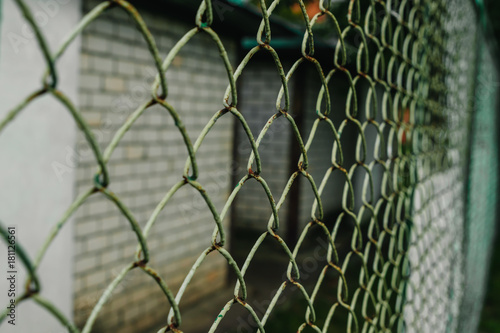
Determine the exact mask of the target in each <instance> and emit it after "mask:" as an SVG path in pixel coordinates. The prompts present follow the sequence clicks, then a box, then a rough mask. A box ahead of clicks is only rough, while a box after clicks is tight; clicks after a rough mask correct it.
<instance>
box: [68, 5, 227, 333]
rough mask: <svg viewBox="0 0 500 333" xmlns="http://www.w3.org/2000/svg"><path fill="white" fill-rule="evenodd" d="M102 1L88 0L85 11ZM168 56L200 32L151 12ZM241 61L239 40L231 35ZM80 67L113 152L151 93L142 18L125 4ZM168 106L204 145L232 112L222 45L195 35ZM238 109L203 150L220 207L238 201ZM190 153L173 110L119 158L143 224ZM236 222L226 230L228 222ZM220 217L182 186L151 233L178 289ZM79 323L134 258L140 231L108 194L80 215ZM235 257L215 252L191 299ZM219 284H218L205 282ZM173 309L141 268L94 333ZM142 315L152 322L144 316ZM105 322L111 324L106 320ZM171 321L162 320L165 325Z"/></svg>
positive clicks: (88, 41) (172, 79) (87, 47)
mask: <svg viewBox="0 0 500 333" xmlns="http://www.w3.org/2000/svg"><path fill="white" fill-rule="evenodd" d="M94 4H95V3H94V2H92V3H90V4H89V2H86V5H85V11H88V10H89V9H90V8H92V5H94ZM140 12H141V14H142V15H143V17H144V19H145V21H146V23H147V24H148V26H149V27H150V30H151V32H152V33H153V35H154V37H155V39H156V42H157V43H158V47H159V49H160V53H161V54H162V56H165V55H166V54H167V52H168V51H169V50H170V48H171V47H172V46H173V45H174V43H175V42H176V41H177V40H179V39H180V38H181V36H182V35H183V34H184V33H185V32H187V31H188V30H189V29H191V28H192V25H190V22H187V23H184V22H180V21H176V20H175V19H173V18H171V17H168V16H162V15H157V14H153V13H150V12H148V11H142V10H141V11H140ZM223 42H224V45H225V47H226V50H227V51H228V54H229V56H230V57H231V59H232V61H233V62H234V60H235V54H236V43H235V42H234V41H233V40H230V39H225V38H223ZM81 54H82V58H81V64H80V71H81V75H82V76H81V83H80V107H81V110H82V112H83V115H84V116H85V118H86V119H87V121H88V122H89V124H90V125H91V127H92V128H93V130H94V131H95V134H96V136H97V137H98V138H99V144H100V146H101V148H102V149H104V148H105V147H106V146H107V144H108V143H109V141H110V140H111V138H112V136H113V135H114V133H115V131H116V130H117V128H118V126H120V125H121V124H122V123H123V122H124V121H125V119H126V117H127V116H128V115H129V114H130V113H131V112H132V111H134V109H135V108H136V107H137V106H138V105H140V104H141V103H142V102H144V101H145V100H147V99H148V98H149V94H150V88H149V87H150V84H151V83H152V80H153V79H154V73H155V71H154V63H153V61H152V57H151V54H150V53H149V51H148V49H147V46H146V43H145V42H144V41H143V40H142V37H141V35H140V34H139V33H138V32H137V31H136V30H135V28H134V23H133V22H132V21H131V20H130V19H129V18H128V16H127V15H124V14H123V13H122V12H121V10H120V9H119V8H114V9H112V10H111V11H110V12H109V13H106V14H104V15H102V16H101V17H99V18H98V19H97V20H96V21H95V22H93V23H92V24H91V25H90V26H89V27H88V29H86V30H85V31H84V32H83V38H82V50H81ZM167 80H168V83H169V88H170V89H169V96H168V99H167V101H168V102H169V103H170V104H171V105H173V106H174V107H175V108H176V110H177V111H178V113H179V114H180V116H181V118H182V119H183V122H184V123H185V125H186V127H187V131H188V134H189V135H190V137H191V140H192V142H194V141H195V140H196V137H197V136H198V134H199V132H200V131H201V130H202V128H203V127H204V125H205V124H206V123H207V122H208V120H209V119H210V118H211V117H212V115H213V114H214V113H215V112H216V111H218V110H219V109H221V108H222V107H223V106H222V98H223V94H224V91H225V89H226V86H227V76H226V72H225V69H224V67H223V63H222V61H221V59H220V56H219V51H218V49H217V47H216V45H215V44H214V43H213V41H212V40H211V39H210V38H209V37H208V36H205V35H198V36H195V37H194V38H193V39H192V41H191V42H190V43H188V44H187V45H186V46H185V48H184V49H183V50H182V51H181V52H180V53H179V55H178V56H177V58H176V59H175V60H174V62H173V64H172V66H171V68H170V69H169V71H168V73H167ZM232 122H233V119H232V117H231V116H230V115H227V116H225V117H223V118H222V119H221V120H220V121H218V122H217V125H216V126H215V127H214V128H213V130H212V132H211V133H210V134H209V135H208V136H207V138H206V140H205V141H204V143H203V145H202V146H201V148H200V149H199V152H198V154H197V160H198V164H199V167H200V176H199V179H198V181H199V182H200V183H201V184H203V185H204V187H205V188H206V189H207V191H208V193H209V195H210V197H211V198H212V200H213V203H214V205H215V206H216V207H217V209H218V210H219V211H220V210H221V209H222V207H223V205H224V203H225V200H226V198H227V196H228V191H229V184H230V170H229V166H230V162H231V154H232V126H233V125H232ZM75 151H76V153H77V154H78V155H79V156H80V158H79V164H78V167H77V170H76V173H77V193H80V192H82V191H84V190H86V189H87V188H89V186H91V185H92V177H93V174H94V173H95V171H96V162H95V159H94V157H93V155H92V154H90V153H89V150H88V149H87V146H86V144H85V140H84V138H83V136H82V135H80V136H79V144H78V145H77V147H76V149H75ZM186 158H187V150H186V148H185V146H184V143H183V140H182V137H181V135H180V133H179V131H178V130H177V128H176V127H175V126H174V122H173V120H172V118H171V117H170V115H169V114H168V112H167V111H166V110H164V109H162V108H159V107H152V108H150V109H148V110H147V111H146V112H145V113H144V114H143V116H142V117H141V118H140V119H138V121H137V122H136V123H135V124H134V126H133V127H132V128H131V130H130V131H129V132H128V133H127V134H126V135H125V136H124V137H123V140H122V141H121V143H120V145H119V146H118V148H117V149H116V151H115V152H114V153H113V155H112V157H111V160H110V162H109V173H110V179H111V182H110V186H109V188H110V189H111V190H112V191H113V192H115V193H116V194H117V195H118V196H119V197H120V199H121V200H122V201H123V202H124V203H125V204H126V205H127V206H128V207H129V208H130V209H131V211H132V213H133V214H134V215H135V217H136V219H137V220H138V221H139V223H140V224H141V226H144V224H145V222H146V221H147V219H148V218H149V215H150V214H151V212H152V211H153V209H154V208H155V206H156V204H157V203H158V202H159V201H160V200H161V198H162V197H163V196H164V195H165V193H166V192H167V191H168V190H169V189H170V187H171V186H172V185H174V184H175V183H176V182H178V181H179V180H181V179H182V170H183V167H184V162H185V160H186ZM227 221H229V217H228V218H227V219H226V222H225V225H226V227H227ZM214 226H215V223H214V221H213V217H212V215H211V213H210V211H209V210H208V208H207V206H206V205H205V203H204V202H203V200H202V198H201V196H200V195H199V193H198V192H196V191H195V190H193V189H192V188H190V187H189V188H188V187H184V188H181V189H180V190H179V191H178V192H177V193H176V195H175V196H174V197H173V198H172V200H171V202H170V203H169V204H168V205H167V207H166V208H165V210H164V211H163V212H162V213H161V214H160V217H159V218H158V220H157V223H156V225H155V227H154V228H153V229H152V231H151V233H150V236H149V238H148V241H149V246H150V252H151V257H152V258H151V266H152V267H154V268H155V269H156V270H157V271H158V272H159V273H160V275H161V276H162V277H163V278H164V279H165V280H166V282H167V284H168V285H169V286H170V287H171V288H172V289H173V290H174V292H175V291H176V290H177V288H178V286H179V285H180V283H181V282H182V279H183V278H184V277H185V276H186V274H187V272H188V270H189V268H190V267H191V265H192V264H193V263H194V261H195V259H196V258H197V257H198V255H199V254H200V253H201V252H202V250H203V249H205V248H206V247H208V246H209V245H210V242H211V234H212V230H213V228H214ZM75 241H76V258H75V271H74V274H75V319H76V322H77V323H79V324H80V325H81V324H82V323H83V322H84V320H85V319H86V318H87V316H88V315H89V312H90V310H91V309H92V307H93V306H94V305H95V303H96V301H97V298H98V297H99V296H100V294H101V293H102V292H103V290H104V288H105V287H106V286H107V285H108V284H109V283H110V282H111V280H112V279H113V278H114V276H115V275H116V274H117V273H118V272H119V270H120V269H121V268H122V267H123V266H124V265H126V264H127V263H129V262H131V261H132V260H133V255H134V252H135V249H136V244H137V241H136V237H135V235H134V234H133V232H132V231H131V229H130V226H129V224H128V222H127V220H126V219H125V217H123V216H122V215H121V213H120V212H119V211H118V210H117V208H116V207H115V206H114V205H113V204H112V203H111V202H110V201H108V200H106V199H105V198H104V196H102V195H99V194H97V195H94V196H92V197H91V198H90V199H89V200H88V201H87V202H86V203H85V204H84V205H83V206H82V207H81V208H80V209H79V210H78V212H77V214H76V230H75ZM226 268H227V264H226V262H225V260H224V259H223V258H222V257H221V256H220V255H210V256H209V257H208V259H207V262H206V263H205V264H204V265H202V267H200V270H199V272H198V273H197V274H196V275H195V279H194V280H193V282H192V286H190V287H189V288H188V290H187V294H186V295H185V298H183V301H182V303H181V306H186V304H187V305H189V302H190V301H193V300H194V299H196V298H199V297H201V296H203V295H204V294H206V293H207V292H211V291H212V292H213V291H216V290H217V288H219V287H221V286H222V284H223V283H224V277H225V274H226ZM203 283H204V284H205V285H206V284H207V283H210V288H205V289H203V288H200V287H199V286H201V284H203ZM157 307H168V304H167V302H166V300H165V297H164V295H163V294H162V293H161V292H160V290H159V288H158V287H157V286H156V284H155V283H154V281H153V280H152V279H151V278H150V277H148V276H147V275H145V274H143V273H141V272H132V273H131V274H130V276H127V278H126V279H125V281H124V282H123V283H122V286H120V288H118V290H117V291H116V292H115V294H114V295H113V297H112V298H111V301H110V302H109V303H108V304H107V305H106V306H105V307H104V310H103V312H102V313H101V315H100V316H99V319H98V322H97V323H96V326H95V330H94V331H93V332H110V331H116V330H119V331H120V332H138V331H140V330H141V329H145V328H148V326H149V325H153V324H158V323H160V324H165V319H166V318H164V315H165V313H166V311H151V310H152V309H155V308H157ZM138 318H140V320H138ZM101 319H102V320H101ZM160 321H161V322H160Z"/></svg>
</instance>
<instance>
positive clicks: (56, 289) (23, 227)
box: [0, 0, 81, 333]
mask: <svg viewBox="0 0 500 333" xmlns="http://www.w3.org/2000/svg"><path fill="white" fill-rule="evenodd" d="M27 4H28V5H29V6H30V7H31V8H32V12H33V15H34V16H35V19H36V20H37V22H38V23H39V26H40V27H41V30H42V32H43V33H44V35H45V36H46V37H47V40H48V43H49V45H50V48H51V49H52V50H55V49H56V47H57V46H58V45H59V42H60V41H61V40H62V38H63V37H64V35H66V33H67V31H68V30H69V29H70V27H73V26H74V25H75V24H76V23H77V22H78V20H79V18H80V15H81V10H80V1H69V0H57V1H56V0H51V1H48V0H45V1H27ZM2 16H3V17H2V21H1V25H0V28H1V36H0V41H1V44H0V101H1V104H0V118H3V117H4V116H5V115H6V114H7V112H8V111H9V110H10V109H12V108H13V107H14V106H15V105H17V104H18V103H19V102H20V101H21V100H23V99H24V98H25V97H26V96H27V95H28V94H30V93H32V92H33V91H34V90H36V89H39V88H40V87H41V77H42V75H43V73H44V71H45V63H44V59H43V57H42V53H41V52H40V49H39V47H38V44H37V41H36V39H35V37H34V36H33V33H32V31H31V29H30V28H29V26H28V25H27V23H26V21H25V19H24V18H22V16H21V13H20V11H19V9H18V8H17V6H16V5H15V2H14V1H3V3H2ZM78 51H79V41H78V40H77V41H76V42H75V43H73V45H72V46H71V47H70V48H69V49H68V50H67V52H66V54H65V55H64V56H63V57H62V58H61V60H60V61H59V63H58V65H57V70H58V72H59V79H60V81H59V85H58V87H59V88H60V89H61V90H63V91H64V92H65V93H66V94H67V95H68V96H69V97H70V98H71V99H72V100H73V102H75V103H76V102H77V97H78V95H77V85H78V59H79V56H78ZM75 134H76V126H75V123H74V121H73V119H72V118H71V116H70V115H69V113H68V112H67V111H66V110H65V109H64V108H63V107H62V106H61V105H60V104H59V103H58V102H57V101H56V100H54V99H53V98H51V97H50V96H44V97H41V98H39V99H37V100H35V101H33V102H32V103H31V104H29V105H28V107H26V108H25V109H24V110H23V111H22V112H21V113H20V114H19V115H18V117H17V118H16V119H14V121H12V123H11V124H9V125H8V126H7V127H6V128H5V129H4V130H3V131H2V132H1V133H0V184H1V185H0V220H1V221H2V223H3V224H5V225H15V226H17V236H18V241H19V242H20V243H22V244H23V245H24V247H25V248H26V249H27V251H28V253H29V255H30V257H31V258H34V257H35V255H36V253H37V251H38V249H39V248H40V246H41V245H42V243H43V241H44V239H45V238H46V237H47V235H48V233H49V230H50V228H51V227H52V226H53V225H54V224H55V223H56V222H57V220H58V219H59V218H60V217H61V216H62V214H63V212H64V211H65V210H66V209H67V207H68V206H69V205H70V203H71V202H72V199H73V192H74V185H75V182H74V179H73V178H74V177H72V178H67V179H64V180H63V181H61V180H59V178H58V177H57V175H56V173H55V172H54V169H53V166H52V164H53V162H54V161H57V160H60V159H64V158H65V156H66V150H65V147H67V146H73V145H74V142H75ZM72 229H73V228H72V226H71V223H69V224H68V225H66V226H65V227H64V228H63V229H62V230H61V232H60V234H59V236H58V237H57V238H56V240H55V241H54V243H53V244H52V246H51V247H50V248H49V250H48V252H47V253H46V256H45V259H44V260H43V261H42V263H41V266H40V269H39V273H40V276H41V284H42V292H41V295H42V296H44V297H45V298H47V299H49V300H50V301H52V302H53V303H54V304H55V305H56V306H58V308H59V309H61V311H62V312H63V313H64V314H65V315H67V316H69V317H71V316H72V296H73V292H72V290H73V282H72V271H73V267H72V265H73V264H72V263H73V260H72V257H73V245H72V244H73V241H72ZM6 250H7V249H6V246H5V243H4V242H1V245H0V258H2V259H1V261H0V267H1V269H2V272H1V274H0V276H1V278H0V304H1V305H2V308H3V307H4V305H6V304H7V292H6V291H7V284H6V282H7V281H6V279H5V278H4V276H5V274H6V269H5V267H6V266H5V265H6V258H7V256H6ZM18 263H19V259H18ZM18 272H19V273H18V276H17V277H18V283H17V290H18V291H19V292H21V290H22V288H23V287H24V281H25V274H24V271H23V269H22V268H21V267H19V271H18ZM17 310H18V311H17V318H16V319H17V320H16V326H15V327H14V326H10V325H8V324H7V323H5V322H4V323H3V324H2V327H1V328H0V330H1V331H2V332H11V331H12V332H29V331H33V330H34V329H36V330H37V332H41V333H49V332H50V333H56V332H65V329H64V328H63V327H62V326H61V325H60V324H58V322H57V321H56V320H55V319H54V318H53V316H51V315H49V314H48V312H46V311H45V310H44V309H42V308H40V307H39V306H37V305H36V304H34V303H33V302H32V301H27V302H24V303H21V304H20V305H19V307H18V309H17ZM40 323H43V325H40ZM5 329H6V330H5Z"/></svg>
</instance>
